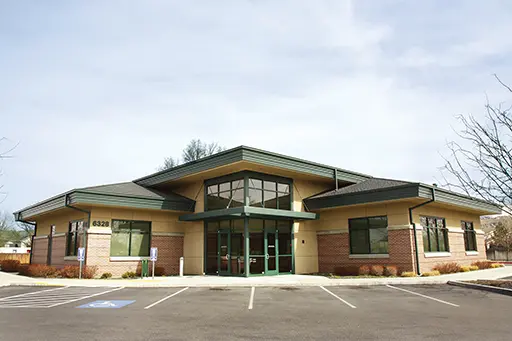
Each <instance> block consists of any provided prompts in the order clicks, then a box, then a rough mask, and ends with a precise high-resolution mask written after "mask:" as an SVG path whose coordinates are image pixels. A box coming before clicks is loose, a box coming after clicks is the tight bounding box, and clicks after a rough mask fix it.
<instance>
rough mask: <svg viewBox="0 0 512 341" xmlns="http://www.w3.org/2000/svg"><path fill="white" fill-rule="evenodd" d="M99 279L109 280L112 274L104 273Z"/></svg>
mask: <svg viewBox="0 0 512 341" xmlns="http://www.w3.org/2000/svg"><path fill="white" fill-rule="evenodd" d="M100 278H101V279H109V278H112V274H111V273H110V272H104V273H103V274H101V277H100Z"/></svg>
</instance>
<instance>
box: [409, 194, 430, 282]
mask: <svg viewBox="0 0 512 341" xmlns="http://www.w3.org/2000/svg"><path fill="white" fill-rule="evenodd" d="M434 201H436V190H435V187H432V199H430V200H428V201H425V202H422V203H421V204H418V205H416V206H413V207H409V224H411V225H412V231H413V234H414V256H415V258H416V273H417V274H418V276H419V275H421V271H420V255H419V251H418V239H417V230H416V224H415V223H414V219H413V217H412V211H413V210H414V209H416V208H418V207H421V206H425V205H427V204H430V203H431V202H434Z"/></svg>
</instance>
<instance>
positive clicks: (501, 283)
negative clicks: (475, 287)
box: [468, 280, 512, 289]
mask: <svg viewBox="0 0 512 341" xmlns="http://www.w3.org/2000/svg"><path fill="white" fill-rule="evenodd" d="M468 282H469V283H475V284H481V285H489V286H492V287H498V288H506V289H512V281H507V280H478V281H468Z"/></svg>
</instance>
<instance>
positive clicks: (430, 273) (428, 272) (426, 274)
mask: <svg viewBox="0 0 512 341" xmlns="http://www.w3.org/2000/svg"><path fill="white" fill-rule="evenodd" d="M440 274H441V273H440V272H439V271H438V270H433V271H427V272H424V273H423V274H422V276H423V277H431V276H439V275H440Z"/></svg>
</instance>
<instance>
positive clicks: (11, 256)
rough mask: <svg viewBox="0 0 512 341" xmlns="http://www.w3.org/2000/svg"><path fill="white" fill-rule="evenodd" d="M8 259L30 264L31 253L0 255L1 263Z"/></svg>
mask: <svg viewBox="0 0 512 341" xmlns="http://www.w3.org/2000/svg"><path fill="white" fill-rule="evenodd" d="M6 259H15V260H19V261H20V263H21V264H28V263H29V262H30V253H0V262H1V261H3V260H6Z"/></svg>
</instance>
